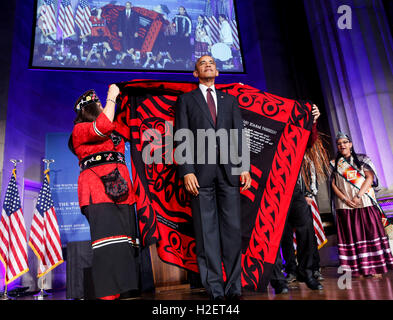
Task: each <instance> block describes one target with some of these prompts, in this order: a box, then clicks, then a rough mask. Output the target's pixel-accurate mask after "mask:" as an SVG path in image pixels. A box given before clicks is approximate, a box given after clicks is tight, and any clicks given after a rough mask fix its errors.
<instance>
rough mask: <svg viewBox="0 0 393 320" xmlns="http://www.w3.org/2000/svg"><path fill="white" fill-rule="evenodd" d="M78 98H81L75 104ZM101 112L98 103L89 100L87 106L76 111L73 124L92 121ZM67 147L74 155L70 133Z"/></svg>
mask: <svg viewBox="0 0 393 320" xmlns="http://www.w3.org/2000/svg"><path fill="white" fill-rule="evenodd" d="M80 99H81V98H79V99H78V101H77V102H76V103H75V105H77V104H78V103H79V101H80ZM101 112H102V111H101V108H100V104H98V103H97V102H91V103H89V104H88V105H87V106H85V107H83V108H82V109H81V110H80V111H78V113H77V115H76V118H75V119H74V124H78V123H82V122H93V121H95V120H96V119H97V117H98V116H99V115H100V113H101ZM68 148H69V149H70V150H71V152H72V153H73V154H75V155H76V153H75V148H74V145H73V143H72V134H71V135H70V138H69V139H68Z"/></svg>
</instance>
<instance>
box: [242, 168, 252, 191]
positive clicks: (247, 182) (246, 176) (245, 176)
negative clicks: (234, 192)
mask: <svg viewBox="0 0 393 320" xmlns="http://www.w3.org/2000/svg"><path fill="white" fill-rule="evenodd" d="M240 182H241V184H242V186H243V188H242V190H241V191H242V192H243V191H246V190H247V189H249V188H250V187H251V182H252V179H251V175H250V173H249V172H248V171H244V172H242V173H241V174H240Z"/></svg>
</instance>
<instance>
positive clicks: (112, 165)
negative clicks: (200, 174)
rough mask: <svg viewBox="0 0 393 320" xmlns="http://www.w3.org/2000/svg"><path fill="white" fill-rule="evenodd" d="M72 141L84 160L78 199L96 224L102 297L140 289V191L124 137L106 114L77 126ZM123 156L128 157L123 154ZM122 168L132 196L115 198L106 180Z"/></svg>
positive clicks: (96, 281)
mask: <svg viewBox="0 0 393 320" xmlns="http://www.w3.org/2000/svg"><path fill="white" fill-rule="evenodd" d="M72 145H73V148H74V151H75V154H76V155H77V157H78V159H79V164H80V167H81V173H80V175H79V178H78V198H79V205H80V207H81V210H82V213H83V214H84V215H85V216H86V218H87V219H88V221H89V224H90V234H91V242H92V249H93V261H92V278H93V286H94V291H95V295H96V297H97V298H99V297H105V296H109V295H115V294H119V293H125V292H128V291H131V290H137V289H138V272H137V271H138V265H137V264H138V252H139V250H138V247H139V241H138V239H137V228H136V217H135V210H134V206H133V204H134V203H135V193H134V191H133V188H132V183H131V179H130V175H129V172H128V168H127V166H126V164H125V161H124V151H125V143H124V139H123V138H122V137H121V136H120V135H119V134H117V133H116V124H114V123H112V122H111V121H110V120H109V119H108V117H107V116H106V115H105V114H104V113H101V114H100V115H99V116H98V117H97V119H96V121H94V122H83V123H78V124H76V125H75V127H74V129H73V132H72ZM122 158H123V159H122ZM116 169H117V170H118V172H119V173H120V176H121V178H122V181H125V183H126V185H127V187H128V195H126V196H125V197H122V199H121V201H118V202H115V201H114V200H113V199H112V198H111V196H110V195H108V192H107V190H106V189H105V186H104V183H103V181H102V180H101V178H102V177H104V176H109V175H110V174H111V173H113V172H115V171H116Z"/></svg>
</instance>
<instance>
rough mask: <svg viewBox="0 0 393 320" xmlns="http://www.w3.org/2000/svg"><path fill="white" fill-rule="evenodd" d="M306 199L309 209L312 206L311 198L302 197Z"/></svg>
mask: <svg viewBox="0 0 393 320" xmlns="http://www.w3.org/2000/svg"><path fill="white" fill-rule="evenodd" d="M304 198H305V199H306V202H307V204H308V205H309V206H310V207H311V205H312V198H310V197H304Z"/></svg>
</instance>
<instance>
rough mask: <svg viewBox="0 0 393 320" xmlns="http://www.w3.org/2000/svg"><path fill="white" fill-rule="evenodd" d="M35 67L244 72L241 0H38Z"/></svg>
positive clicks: (34, 45) (33, 45)
mask: <svg viewBox="0 0 393 320" xmlns="http://www.w3.org/2000/svg"><path fill="white" fill-rule="evenodd" d="M36 7H37V12H36V19H35V32H34V39H33V43H32V53H31V59H30V67H31V68H48V69H92V70H93V69H94V70H97V69H99V70H100V69H102V70H114V69H115V70H136V71H138V70H144V71H161V72H162V71H185V72H187V71H193V70H194V65H195V61H196V60H197V59H198V58H199V57H201V56H203V55H211V56H213V57H214V58H215V60H216V62H217V67H218V69H219V70H220V71H222V72H230V73H232V72H233V73H241V72H244V68H243V59H242V54H241V48H240V41H239V32H238V24H237V19H236V14H235V6H234V0H169V1H162V0H134V1H125V0H119V1H110V0H37V3H36Z"/></svg>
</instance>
